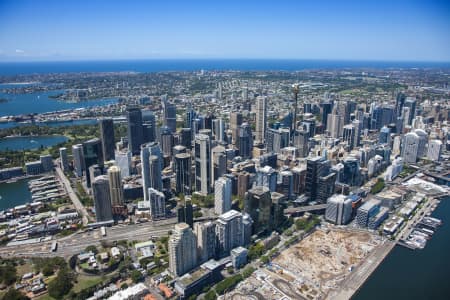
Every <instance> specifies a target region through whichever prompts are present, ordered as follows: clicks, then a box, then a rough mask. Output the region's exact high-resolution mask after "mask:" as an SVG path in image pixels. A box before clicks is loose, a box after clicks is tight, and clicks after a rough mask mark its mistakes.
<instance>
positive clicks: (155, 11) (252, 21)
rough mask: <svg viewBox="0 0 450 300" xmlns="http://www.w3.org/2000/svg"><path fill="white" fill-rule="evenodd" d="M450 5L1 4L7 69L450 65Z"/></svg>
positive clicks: (0, 37) (0, 44)
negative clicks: (290, 62) (162, 64)
mask: <svg viewBox="0 0 450 300" xmlns="http://www.w3.org/2000/svg"><path fill="white" fill-rule="evenodd" d="M449 30H450V1H448V0H447V1H445V0H444V1H435V0H421V1H414V0H410V1H405V0H378V1H371V0H359V1H349V0H334V1H324V0H314V1H312V0H311V1H307V0H297V1H287V0H286V1H283V0H278V1H276V0H272V1H265V0H260V1H252V0H250V1H244V0H241V1H235V0H224V1H214V0H210V1H195V0H192V1H186V0H185V1H171V0H157V1H155V0H153V1H152V0H147V1H136V0H135V1H132V0H130V1H113V0H110V1H107V0H104V1H100V0H90V1H86V0H76V1H75V0H73V1H57V0H54V1H53V0H39V1H33V0H11V1H8V0H0V61H34V60H37V61H58V60H116V59H167V58H177V59H178V58H179V59H205V58H207V59H214V58H220V59H222V58H230V59H235V58H254V59H264V58H270V59H330V60H335V59H337V60H381V61H391V60H393V61H445V62H449V61H450V33H449Z"/></svg>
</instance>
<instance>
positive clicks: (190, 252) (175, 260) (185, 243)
mask: <svg viewBox="0 0 450 300" xmlns="http://www.w3.org/2000/svg"><path fill="white" fill-rule="evenodd" d="M168 248H169V270H170V272H171V273H172V274H173V275H174V276H175V277H176V276H181V275H183V274H185V273H186V272H188V271H190V270H192V269H193V268H195V266H196V265H197V239H196V237H195V235H194V233H193V232H192V230H191V228H190V227H189V225H188V224H186V223H178V224H175V228H174V230H173V233H172V235H171V237H170V239H169V247H168Z"/></svg>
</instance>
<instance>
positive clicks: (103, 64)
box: [0, 59, 450, 75]
mask: <svg viewBox="0 0 450 300" xmlns="http://www.w3.org/2000/svg"><path fill="white" fill-rule="evenodd" d="M338 68H339V69H341V68H450V62H406V61H401V62H395V61H356V60H355V61H352V60H292V59H153V60H114V61H106V60H105V61H58V62H0V75H18V74H44V73H70V72H125V71H132V72H163V71H197V70H239V71H300V70H305V69H338Z"/></svg>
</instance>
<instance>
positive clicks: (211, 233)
mask: <svg viewBox="0 0 450 300" xmlns="http://www.w3.org/2000/svg"><path fill="white" fill-rule="evenodd" d="M194 232H195V235H196V236H197V253H198V262H199V263H203V262H205V261H207V260H208V259H210V258H213V257H215V255H216V224H215V223H213V222H211V221H209V222H205V223H198V222H197V223H195V224H194Z"/></svg>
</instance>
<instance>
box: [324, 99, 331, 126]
mask: <svg viewBox="0 0 450 300" xmlns="http://www.w3.org/2000/svg"><path fill="white" fill-rule="evenodd" d="M321 106H322V123H323V126H324V127H325V128H327V121H328V115H329V114H331V111H332V110H333V103H330V102H325V103H322V104H321Z"/></svg>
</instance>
